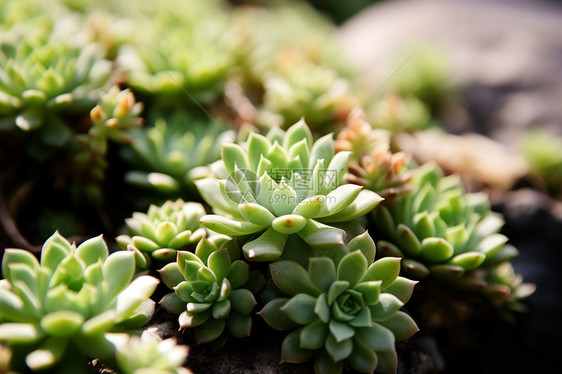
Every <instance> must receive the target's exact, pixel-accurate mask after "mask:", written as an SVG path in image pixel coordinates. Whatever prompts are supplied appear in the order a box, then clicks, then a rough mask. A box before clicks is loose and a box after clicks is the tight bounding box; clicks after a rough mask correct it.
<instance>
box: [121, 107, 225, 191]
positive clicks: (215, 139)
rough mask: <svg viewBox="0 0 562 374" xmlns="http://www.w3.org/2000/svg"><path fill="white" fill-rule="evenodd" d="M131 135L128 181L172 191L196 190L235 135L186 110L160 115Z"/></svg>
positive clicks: (128, 155)
mask: <svg viewBox="0 0 562 374" xmlns="http://www.w3.org/2000/svg"><path fill="white" fill-rule="evenodd" d="M151 122H152V121H151ZM130 135H131V137H132V138H133V142H132V144H131V146H130V147H129V148H128V149H125V150H124V151H125V152H123V157H124V158H125V159H126V160H127V161H128V162H129V163H130V164H131V165H133V167H134V170H131V171H129V172H127V174H126V179H127V181H128V182H130V183H132V184H135V185H137V186H143V187H148V188H152V189H155V190H157V191H161V192H167V193H172V194H178V193H179V192H180V191H183V190H186V189H187V190H190V191H191V190H192V189H194V186H193V181H194V180H196V179H200V178H202V177H204V176H207V175H208V174H209V169H208V168H207V165H208V164H210V163H212V162H215V161H216V160H218V159H219V158H220V150H221V146H222V145H223V144H226V143H229V142H232V140H233V139H234V138H235V135H234V134H233V133H232V132H231V131H228V130H227V131H225V129H224V128H223V127H221V126H219V125H217V124H215V123H209V122H208V121H202V120H201V119H197V118H195V117H193V116H191V115H189V114H188V113H187V112H185V111H176V112H174V113H173V114H172V115H171V116H168V117H161V116H157V117H156V119H155V120H154V123H153V124H152V123H151V125H150V126H147V127H145V128H141V129H136V130H134V131H131V132H130Z"/></svg>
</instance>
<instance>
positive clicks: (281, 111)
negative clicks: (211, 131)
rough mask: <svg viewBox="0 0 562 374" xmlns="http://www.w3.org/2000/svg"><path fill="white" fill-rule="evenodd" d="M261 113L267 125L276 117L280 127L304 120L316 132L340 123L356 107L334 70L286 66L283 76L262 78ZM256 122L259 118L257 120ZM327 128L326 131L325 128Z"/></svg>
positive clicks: (309, 66)
mask: <svg viewBox="0 0 562 374" xmlns="http://www.w3.org/2000/svg"><path fill="white" fill-rule="evenodd" d="M264 88H265V93H264V98H263V101H264V106H263V108H264V110H265V111H268V112H270V113H271V114H270V115H268V116H265V118H266V119H267V120H268V121H269V122H271V121H270V118H271V117H272V116H275V115H276V116H278V118H279V123H278V125H279V126H281V127H288V126H290V125H292V124H293V123H295V122H296V121H298V120H299V118H301V117H303V118H304V119H305V120H306V122H307V123H308V124H309V125H310V126H311V127H312V128H313V129H315V130H317V132H319V133H326V132H327V131H326V129H323V127H328V126H333V125H334V124H336V123H339V122H341V121H342V120H344V119H345V118H347V116H348V115H349V113H350V112H351V110H352V108H353V107H354V106H355V105H356V104H357V103H356V102H355V101H354V100H355V99H354V97H353V96H352V95H351V93H350V92H349V89H350V87H349V82H348V81H347V80H345V79H344V78H342V77H341V76H339V75H338V73H337V72H336V71H334V70H331V69H328V68H326V67H323V66H318V65H312V64H309V63H299V62H296V63H295V62H289V63H288V64H287V66H285V67H284V71H283V72H275V73H271V74H268V75H266V76H265V80H264ZM258 120H259V117H258ZM328 128H329V127H328Z"/></svg>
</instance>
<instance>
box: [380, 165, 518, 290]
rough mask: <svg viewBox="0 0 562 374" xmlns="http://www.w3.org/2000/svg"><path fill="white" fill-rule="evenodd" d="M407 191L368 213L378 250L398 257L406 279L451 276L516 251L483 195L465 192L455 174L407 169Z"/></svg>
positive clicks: (501, 259) (433, 169)
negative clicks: (373, 226) (372, 221)
mask: <svg viewBox="0 0 562 374" xmlns="http://www.w3.org/2000/svg"><path fill="white" fill-rule="evenodd" d="M413 175H414V176H413V178H412V181H411V186H412V192H410V193H408V194H405V195H402V196H399V197H397V198H396V201H395V203H394V205H390V206H384V207H383V206H380V207H378V208H377V209H376V210H375V211H374V214H373V216H374V221H375V228H376V230H377V233H378V238H380V239H381V240H380V241H379V242H378V243H377V246H378V248H379V253H380V254H381V255H383V256H395V257H401V258H402V259H403V262H402V268H403V271H404V273H405V274H406V275H407V276H408V277H412V278H417V279H420V278H423V277H425V276H428V275H430V274H431V275H432V276H434V277H436V278H438V279H442V280H450V281H452V280H457V281H461V278H462V277H463V276H464V275H465V273H467V272H470V271H473V270H475V269H477V268H480V267H485V266H492V265H496V264H499V263H501V262H505V261H509V260H510V259H512V258H513V257H515V256H516V255H517V250H516V249H515V248H513V247H512V246H510V245H506V243H507V240H508V239H507V237H506V236H504V235H502V234H499V230H500V228H501V227H502V226H503V223H504V221H503V219H502V218H501V216H500V215H499V214H496V213H493V212H492V211H490V203H489V200H488V197H487V196H486V195H485V194H483V193H465V192H464V190H463V187H462V183H461V181H460V179H459V178H458V176H456V175H451V176H447V177H444V176H443V173H442V171H441V169H440V168H439V167H438V166H437V165H435V164H433V163H428V164H425V165H424V166H422V167H420V168H418V169H417V170H415V171H413Z"/></svg>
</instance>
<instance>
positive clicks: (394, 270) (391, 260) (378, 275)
mask: <svg viewBox="0 0 562 374" xmlns="http://www.w3.org/2000/svg"><path fill="white" fill-rule="evenodd" d="M399 273H400V258H398V257H384V258H381V259H380V260H377V261H375V262H374V263H373V264H371V266H369V268H368V269H367V272H366V273H365V275H364V276H363V277H362V278H361V282H368V281H377V280H380V281H382V287H383V288H384V287H388V286H389V285H390V284H392V282H394V280H395V279H396V277H398V274H399Z"/></svg>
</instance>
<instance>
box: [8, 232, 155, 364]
mask: <svg viewBox="0 0 562 374" xmlns="http://www.w3.org/2000/svg"><path fill="white" fill-rule="evenodd" d="M2 274H3V276H4V279H3V280H2V281H0V321H1V322H2V324H0V341H1V342H2V343H4V344H7V345H9V346H10V347H11V349H12V350H13V352H14V357H18V358H21V361H22V362H18V361H17V360H12V361H13V363H12V365H14V368H16V367H17V366H18V365H19V364H21V366H23V365H24V362H25V365H27V367H28V368H30V369H31V370H34V371H36V370H42V369H47V368H54V367H56V365H57V364H59V363H60V364H61V365H69V366H71V364H70V363H71V362H75V361H76V360H83V363H82V364H85V363H86V362H87V361H86V357H91V356H97V357H100V358H102V357H103V358H109V359H112V357H113V354H114V346H113V345H112V344H111V343H110V342H109V341H108V340H107V338H106V336H105V333H107V332H110V331H120V330H121V331H127V330H130V329H135V328H138V327H140V326H142V325H144V324H145V323H146V322H147V321H148V320H149V319H150V317H151V316H152V313H153V312H154V302H153V301H152V300H150V296H151V295H152V293H153V292H154V290H155V289H156V286H157V285H158V282H159V281H158V279H156V278H154V277H151V276H141V277H138V278H136V279H134V280H133V277H134V274H135V260H134V256H133V253H131V252H117V253H114V254H111V255H108V249H107V246H106V244H105V242H104V241H103V239H102V238H101V236H99V237H96V238H93V239H90V240H87V241H85V242H84V243H82V244H81V245H80V246H78V247H76V246H75V245H74V244H70V243H69V242H68V241H67V240H66V239H65V238H63V237H62V236H61V235H59V234H58V233H55V234H54V235H53V236H51V237H50V238H49V239H48V240H47V241H46V242H45V244H44V245H43V249H42V251H41V262H39V261H37V259H36V258H35V257H34V256H33V255H32V254H31V253H29V252H27V251H24V250H21V249H6V252H5V254H4V258H3V260H2ZM75 372H80V371H75Z"/></svg>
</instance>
